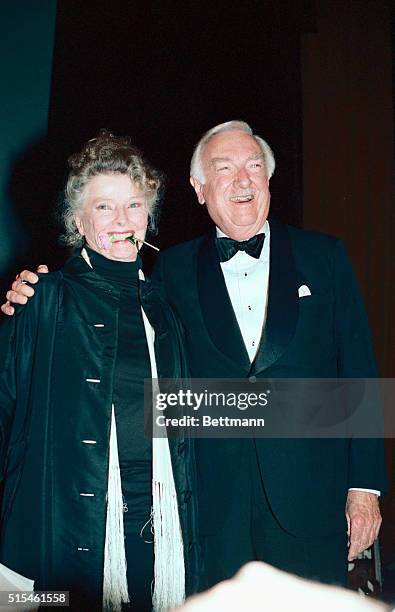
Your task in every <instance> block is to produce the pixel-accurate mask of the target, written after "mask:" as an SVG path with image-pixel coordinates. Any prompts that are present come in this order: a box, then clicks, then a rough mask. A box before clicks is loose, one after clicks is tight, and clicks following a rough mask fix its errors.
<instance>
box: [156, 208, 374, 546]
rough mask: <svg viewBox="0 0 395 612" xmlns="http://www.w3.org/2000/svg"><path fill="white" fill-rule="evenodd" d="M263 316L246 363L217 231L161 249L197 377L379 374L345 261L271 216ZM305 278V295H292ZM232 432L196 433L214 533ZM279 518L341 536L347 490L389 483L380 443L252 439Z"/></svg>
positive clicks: (233, 475) (231, 491) (308, 530)
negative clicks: (217, 436)
mask: <svg viewBox="0 0 395 612" xmlns="http://www.w3.org/2000/svg"><path fill="white" fill-rule="evenodd" d="M270 229H271V232H270V234H271V235H270V274H269V292H268V308H267V319H266V325H265V329H264V334H263V340H262V341H261V344H260V347H259V349H258V352H257V355H256V358H255V360H254V362H253V363H252V364H251V363H250V360H249V358H248V355H247V351H246V349H245V345H244V342H243V339H242V336H241V333H240V329H239V327H238V324H237V320H236V317H235V314H234V311H233V308H232V305H231V302H230V299H229V296H228V293H227V289H226V285H225V281H224V278H223V274H222V271H221V267H220V264H219V259H218V256H217V252H216V248H215V244H214V237H215V233H214V232H210V233H209V234H207V235H205V236H202V237H199V238H197V239H195V240H192V241H189V242H186V243H184V244H180V245H177V246H175V247H172V248H170V249H168V250H167V251H165V252H163V253H162V254H161V255H160V257H159V260H158V264H157V267H156V270H155V276H156V277H157V278H160V279H161V280H162V282H163V283H164V286H165V290H166V294H167V297H168V300H169V302H170V303H171V305H172V306H173V308H174V310H175V311H176V313H177V315H178V316H179V318H180V319H181V321H182V324H183V326H184V328H185V336H186V345H187V346H186V348H187V355H188V356H189V361H190V368H191V373H192V376H193V377H195V378H210V377H214V378H242V377H247V378H249V377H251V376H255V377H274V378H276V377H278V378H333V377H345V378H346V377H350V378H354V377H355V378H359V377H374V376H376V375H377V372H376V364H375V358H374V354H373V349H372V341H371V335H370V331H369V325H368V320H367V316H366V313H365V309H364V306H363V302H362V299H361V295H360V292H359V290H358V287H357V283H356V280H355V276H354V273H353V271H352V268H351V265H350V261H349V259H348V257H347V254H346V253H345V250H344V248H343V246H342V244H341V243H340V242H339V241H338V240H336V239H334V238H332V237H329V236H327V235H324V234H319V233H316V232H307V231H303V230H298V229H295V228H293V227H289V226H285V225H282V224H280V223H278V222H276V221H274V220H271V221H270ZM301 285H307V286H308V288H309V289H310V291H311V295H310V296H307V297H303V298H299V295H298V288H299V287H300V286H301ZM237 442H238V441H237V440H229V439H228V440H199V441H197V460H198V473H199V481H200V493H199V497H200V499H199V502H200V515H201V529H202V533H203V534H209V533H216V532H217V531H218V530H219V529H220V527H221V524H223V521H224V519H225V517H226V514H227V509H228V508H230V507H231V504H232V501H234V500H235V499H237V494H238V493H237V486H238V485H237V483H238V479H240V478H243V475H242V474H240V473H239V471H238V467H239V466H238V452H239V446H238V444H237ZM256 448H257V454H258V460H259V466H260V473H261V476H262V480H263V485H264V488H265V490H266V493H267V497H268V500H269V503H270V505H271V508H272V510H273V513H274V515H275V516H276V518H277V520H278V521H279V523H280V524H281V525H282V527H283V528H284V529H286V530H287V531H288V532H290V533H292V534H295V535H302V536H310V535H311V536H313V535H317V534H318V535H331V534H334V533H341V532H343V533H344V530H345V528H346V522H345V516H344V511H345V501H346V495H347V491H348V488H349V487H360V488H370V489H378V490H380V491H384V490H385V488H386V479H385V468H384V452H383V444H382V441H378V440H370V439H365V440H344V439H318V440H317V439H276V440H273V439H257V440H256Z"/></svg>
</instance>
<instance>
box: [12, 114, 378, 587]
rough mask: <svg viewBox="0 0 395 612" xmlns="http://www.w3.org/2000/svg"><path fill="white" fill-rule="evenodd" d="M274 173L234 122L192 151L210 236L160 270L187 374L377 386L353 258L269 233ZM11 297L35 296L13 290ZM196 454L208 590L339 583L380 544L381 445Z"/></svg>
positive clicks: (247, 443)
mask: <svg viewBox="0 0 395 612" xmlns="http://www.w3.org/2000/svg"><path fill="white" fill-rule="evenodd" d="M274 167H275V162H274V158H273V154H272V152H271V150H270V147H269V146H268V145H267V143H266V142H265V141H264V140H262V139H261V138H260V137H258V136H255V135H253V133H252V130H251V128H250V127H249V126H248V125H247V124H246V123H244V122H241V121H230V122H228V123H224V124H221V125H218V126H216V127H214V128H213V129H211V130H209V131H208V132H207V133H206V134H204V136H203V137H202V139H201V140H200V142H199V143H198V145H197V146H196V148H195V152H194V155H193V158H192V163H191V184H192V186H193V188H194V189H195V191H196V194H197V197H198V201H199V203H200V204H201V205H206V206H207V210H208V213H209V215H210V217H211V218H212V220H213V221H214V223H215V225H216V228H215V230H213V231H212V232H210V233H209V234H208V235H205V236H202V237H199V238H197V239H195V240H192V241H189V242H186V243H184V244H181V245H178V246H175V247H173V248H171V249H168V250H167V251H165V252H163V253H162V254H161V255H160V257H159V260H158V265H157V268H156V271H155V275H156V276H157V278H159V279H161V281H162V282H163V284H164V287H165V290H166V293H167V296H168V299H169V301H170V303H171V304H172V306H173V308H174V310H175V311H176V313H177V314H178V316H179V318H180V319H181V321H182V323H183V325H184V328H185V335H186V345H187V346H186V348H187V352H188V355H189V360H190V367H191V372H192V375H193V376H194V377H195V378H209V377H215V378H246V380H250V381H251V382H253V381H255V380H256V379H259V378H267V377H272V378H279V377H282V378H303V377H304V378H318V377H319V378H333V377H344V378H347V377H356V378H358V377H373V376H375V375H376V366H375V359H374V355H373V350H372V343H371V338H370V332H369V326H368V321H367V318H366V314H365V310H364V307H363V303H362V300H361V297H360V294H359V291H358V288H357V284H356V281H355V277H354V274H353V272H352V269H351V266H350V262H349V260H348V258H347V255H346V253H345V251H344V249H343V247H342V245H341V243H340V242H339V241H338V240H336V239H333V238H331V237H329V236H325V235H322V234H317V233H314V232H306V231H301V230H298V229H295V228H292V227H288V226H284V225H282V224H280V223H278V222H276V221H275V220H274V219H273V220H272V219H271V220H270V221H268V218H267V217H268V213H269V205H270V192H269V180H270V177H271V175H272V173H273V171H274ZM22 278H23V279H25V280H31V281H33V282H34V281H35V280H36V277H34V276H31V273H23V275H22ZM13 288H14V289H18V291H19V292H21V293H24V295H31V294H32V288H31V287H27V286H22V287H21V285H20V282H18V281H17V282H16V284H14V287H13ZM7 297H8V299H9V300H15V301H18V300H19V301H23V300H25V299H26V298H25V297H22V296H19V297H18V296H16V295H15V293H14V292H9V293H8V294H7ZM3 311H4V312H8V313H11V311H12V309H10V308H9V304H8V305H6V306H4V307H3ZM196 446H197V449H196V450H197V470H198V482H199V490H198V501H199V508H200V531H201V536H202V543H203V552H204V558H205V586H211V585H212V584H215V583H216V582H218V581H220V580H222V579H224V578H228V577H230V576H231V575H232V574H233V573H234V572H235V571H236V570H237V569H238V568H239V567H240V566H241V565H243V564H244V563H245V562H247V561H250V560H264V561H266V562H268V563H270V564H272V565H274V566H276V567H279V568H281V569H284V570H287V571H291V572H294V573H296V574H299V575H302V576H306V577H314V578H318V579H320V580H322V581H324V582H336V583H338V584H344V583H345V578H346V561H347V544H348V546H349V550H348V558H349V559H353V558H354V557H355V556H356V555H357V554H358V553H359V552H360V551H362V550H364V549H365V548H367V547H368V546H370V545H371V544H372V542H373V541H374V539H375V538H376V537H377V534H378V531H379V527H380V523H381V518H380V512H379V506H378V496H379V494H380V491H383V490H384V489H385V487H386V482H385V475H384V472H385V470H384V459H383V447H382V444H381V442H379V441H376V440H351V441H350V440H342V439H336V440H329V439H328V440H322V439H321V440H313V439H310V440H308V439H282V440H280V439H220V440H197V441H196ZM347 533H348V538H347Z"/></svg>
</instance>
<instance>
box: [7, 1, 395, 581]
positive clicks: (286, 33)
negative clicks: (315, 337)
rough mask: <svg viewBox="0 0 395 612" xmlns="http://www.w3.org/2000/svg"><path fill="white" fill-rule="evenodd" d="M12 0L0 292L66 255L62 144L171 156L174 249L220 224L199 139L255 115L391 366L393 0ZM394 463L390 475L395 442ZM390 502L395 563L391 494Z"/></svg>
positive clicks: (304, 217)
mask: <svg viewBox="0 0 395 612" xmlns="http://www.w3.org/2000/svg"><path fill="white" fill-rule="evenodd" d="M3 4H4V6H0V15H1V17H2V19H1V20H0V34H2V36H0V40H1V42H0V51H1V53H0V69H1V71H2V73H3V76H5V78H4V79H3V81H4V85H5V88H4V93H3V95H2V102H1V104H2V108H3V113H2V118H1V132H2V142H1V143H0V160H1V161H2V170H3V172H2V175H1V177H0V188H1V202H0V274H1V280H0V291H2V292H3V291H4V289H5V287H7V286H8V283H9V282H10V279H11V278H12V277H13V275H14V274H15V272H16V271H19V270H20V269H22V268H23V267H28V268H30V269H32V268H33V269H34V268H35V266H36V265H37V264H38V263H40V262H45V263H47V264H48V265H49V266H50V267H51V268H52V269H53V268H55V267H57V266H59V265H61V264H62V263H63V262H64V260H65V258H66V257H67V254H68V253H67V252H66V250H65V249H62V248H61V247H60V246H59V245H58V243H57V235H58V233H59V228H58V227H57V226H56V223H55V220H54V216H53V211H54V207H55V203H56V201H57V199H58V196H59V191H60V189H61V187H62V184H63V180H64V176H65V173H66V171H67V166H66V160H67V157H68V156H69V155H70V154H71V153H72V152H75V151H76V150H78V149H79V147H80V145H81V144H82V143H83V142H84V141H85V140H87V139H89V138H92V137H94V136H95V135H96V134H97V132H98V130H99V129H100V128H102V127H106V128H109V129H111V130H113V131H114V132H115V133H117V134H128V135H130V136H131V138H132V141H133V142H134V143H135V144H137V145H138V146H139V147H140V148H141V149H142V150H143V151H144V153H145V154H146V156H147V157H148V158H149V159H150V160H151V161H152V162H153V163H154V164H155V165H156V166H158V167H159V168H160V169H162V170H164V172H165V173H166V175H167V192H166V198H165V203H164V207H163V214H162V222H161V226H160V234H159V236H158V237H157V238H156V239H155V240H156V243H157V244H158V245H159V246H160V247H161V248H164V247H166V246H169V245H171V244H174V243H177V242H180V241H182V240H186V239H189V238H191V237H194V236H196V235H198V234H200V233H202V232H203V231H205V229H207V227H208V226H209V220H208V217H207V215H206V213H205V210H204V208H203V207H200V206H198V205H197V203H196V200H195V196H194V192H193V191H192V188H191V187H190V185H189V160H190V157H191V154H192V149H193V146H194V144H195V143H196V141H197V140H198V139H199V137H200V135H201V134H202V133H203V132H204V131H206V130H207V129H208V128H210V127H212V126H214V125H215V124H217V123H221V122H223V121H228V120H230V119H244V120H246V121H247V122H248V123H250V124H251V126H252V127H253V129H254V131H255V132H256V133H258V134H260V135H262V136H263V137H264V138H265V139H266V140H267V141H268V142H269V143H270V145H271V146H272V148H273V150H274V153H275V157H276V161H277V169H276V172H275V175H274V177H273V179H272V180H271V191H272V210H273V211H274V212H275V213H276V214H277V216H279V217H280V219H282V220H283V221H286V222H289V223H291V224H294V225H299V226H304V227H307V228H309V229H310V228H311V229H316V230H320V231H325V232H329V233H332V234H335V235H337V236H339V237H341V238H342V239H343V240H344V241H345V243H346V247H347V249H348V251H349V252H350V254H351V257H352V259H353V262H354V266H355V269H356V272H357V275H358V278H359V280H360V283H361V287H362V291H363V293H364V297H365V300H366V303H367V307H368V311H369V315H370V319H371V323H372V328H373V334H374V340H375V346H376V351H377V354H378V359H379V364H380V369H381V373H382V375H383V376H387V377H390V376H394V375H395V350H394V347H395V324H394V312H395V289H394V287H395V283H394V272H395V248H394V244H395V235H394V233H395V232H394V228H395V207H394V187H393V157H394V156H393V154H394V127H393V65H394V64H393V47H394V44H393V21H394V19H393V15H394V11H393V6H392V3H391V2H390V1H389V0H388V1H386V0H294V1H292V2H287V1H273V0H260V1H254V0H243V1H242V2H239V3H223V2H220V1H218V0H217V1H216V0H211V1H210V2H207V1H193V0H190V1H189V2H188V1H186V2H183V3H175V2H174V1H173V2H170V1H168V0H156V1H153V0H148V1H147V0H146V1H144V2H134V1H131V0H123V1H122V2H121V1H118V2H104V1H100V0H95V1H92V0H84V1H83V2H81V1H80V0H78V1H77V0H58V2H56V0H24V1H23V2H22V1H21V0H19V2H18V1H16V2H14V3H13V4H12V6H10V5H9V4H7V7H6V6H5V3H3ZM1 24H3V25H1ZM151 265H152V258H151V257H150V256H149V255H148V254H147V256H146V266H147V268H148V269H149V267H150V266H151ZM388 468H389V471H390V478H391V481H392V479H393V472H394V444H393V441H392V442H390V443H388ZM383 510H384V518H385V524H384V528H383V535H382V553H383V562H384V565H385V567H386V571H387V575H388V576H394V575H395V528H394V526H393V522H392V521H393V519H392V517H393V516H394V514H395V495H394V494H393V493H392V494H391V495H389V496H388V497H387V499H386V500H385V502H384V508H383ZM391 568H392V569H391ZM391 572H394V573H393V574H391ZM391 579H392V578H391ZM389 583H390V580H389V579H387V586H388V585H389ZM394 590H395V587H394Z"/></svg>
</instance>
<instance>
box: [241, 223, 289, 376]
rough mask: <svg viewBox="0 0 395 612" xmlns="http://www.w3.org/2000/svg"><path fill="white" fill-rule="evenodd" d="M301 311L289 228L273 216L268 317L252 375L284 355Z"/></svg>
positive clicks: (252, 368)
mask: <svg viewBox="0 0 395 612" xmlns="http://www.w3.org/2000/svg"><path fill="white" fill-rule="evenodd" d="M298 313H299V296H298V278H297V273H296V269H295V262H294V257H293V252H292V247H291V241H290V238H289V234H288V230H287V228H286V226H285V225H282V224H280V223H278V222H276V221H275V220H272V219H271V220H270V272H269V290H268V306H267V318H266V325H265V328H264V330H263V335H262V340H261V343H260V346H259V349H258V352H257V354H256V356H255V359H254V361H253V363H252V364H251V370H250V375H256V374H259V373H260V372H261V371H262V370H264V369H266V368H268V367H269V366H270V365H272V364H273V363H274V362H275V361H277V360H278V359H279V358H280V357H281V355H282V354H283V353H284V351H285V349H286V348H287V346H288V344H289V343H290V342H291V340H292V338H293V336H294V334H295V329H296V324H297V321H298Z"/></svg>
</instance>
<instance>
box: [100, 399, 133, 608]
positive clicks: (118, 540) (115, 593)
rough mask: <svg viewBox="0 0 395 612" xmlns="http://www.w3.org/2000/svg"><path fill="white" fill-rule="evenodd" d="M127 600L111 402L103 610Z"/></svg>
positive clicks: (121, 507) (116, 445)
mask: <svg viewBox="0 0 395 612" xmlns="http://www.w3.org/2000/svg"><path fill="white" fill-rule="evenodd" d="M128 602H129V593H128V582H127V578H126V555H125V536H124V529H123V498H122V488H121V475H120V470H119V459H118V444H117V432H116V424H115V414H114V406H112V413H111V433H110V459H109V469H108V490H107V523H106V542H105V548H104V576H103V610H105V611H106V612H121V611H122V603H128Z"/></svg>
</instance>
